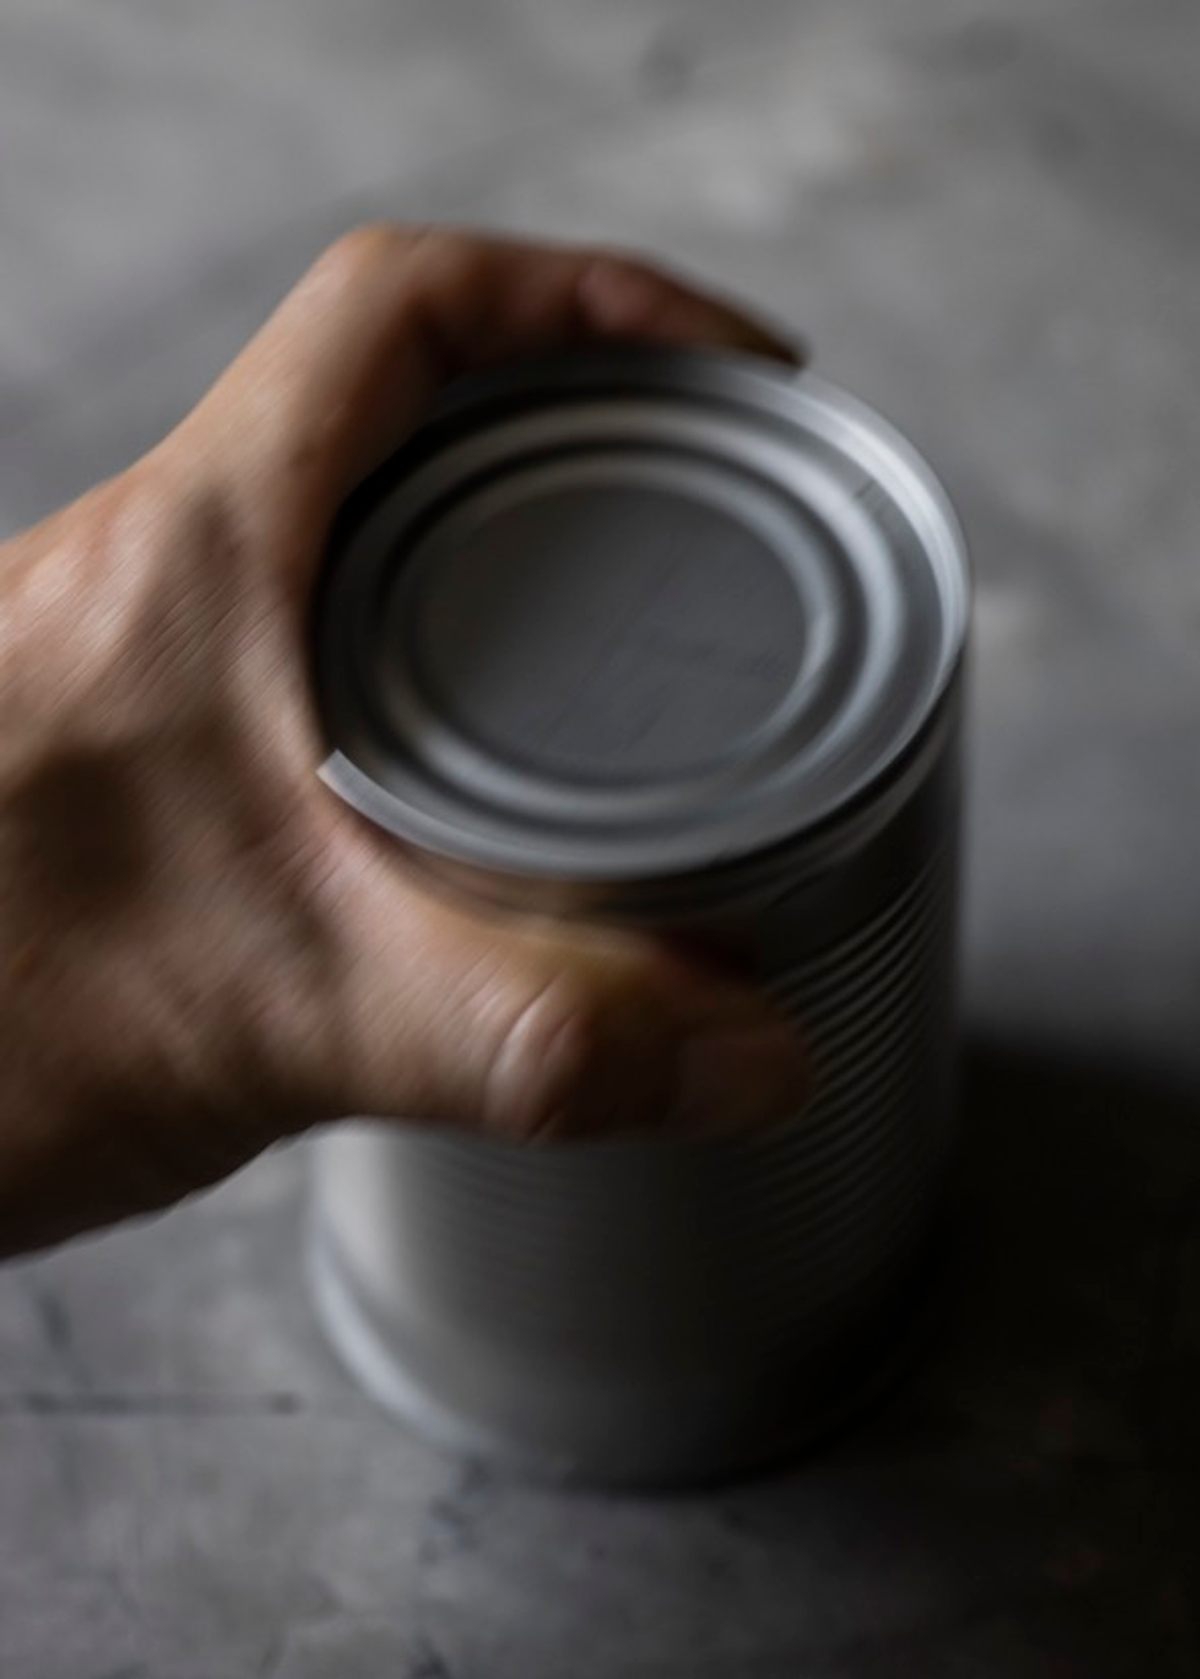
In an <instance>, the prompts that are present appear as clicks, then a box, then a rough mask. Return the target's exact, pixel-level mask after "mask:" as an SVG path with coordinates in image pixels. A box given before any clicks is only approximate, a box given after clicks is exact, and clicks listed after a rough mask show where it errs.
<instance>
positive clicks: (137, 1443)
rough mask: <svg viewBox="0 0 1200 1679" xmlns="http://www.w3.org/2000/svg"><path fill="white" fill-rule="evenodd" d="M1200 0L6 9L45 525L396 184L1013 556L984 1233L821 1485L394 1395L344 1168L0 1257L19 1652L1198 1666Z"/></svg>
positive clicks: (0, 454)
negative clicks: (595, 1446) (372, 1334)
mask: <svg viewBox="0 0 1200 1679" xmlns="http://www.w3.org/2000/svg"><path fill="white" fill-rule="evenodd" d="M1198 54H1200V13H1197V10H1196V8H1195V6H1194V4H1192V3H1190V0H1091V3H1088V0H1008V3H1001V0H813V3H810V4H804V5H801V4H799V3H796V4H793V5H788V4H787V3H786V0H741V3H740V4H738V5H737V6H732V5H730V4H729V3H728V0H608V3H605V4H600V3H598V0H337V4H336V5H335V4H334V3H333V0H286V3H285V0H259V3H258V4H257V5H254V6H249V5H247V4H246V3H245V0H209V3H208V4H207V5H205V6H203V7H200V6H194V7H184V6H182V5H175V6H168V5H166V4H163V3H158V4H150V3H148V0H2V4H0V253H2V254H0V526H3V527H5V528H15V527H16V526H17V525H18V524H20V523H22V522H24V521H26V520H28V519H30V518H32V517H34V516H36V515H37V514H39V513H40V512H42V511H43V510H45V509H47V508H49V507H50V506H52V505H53V504H54V503H55V502H56V501H58V500H60V499H61V498H63V497H65V496H68V495H70V494H72V493H73V492H75V491H76V490H78V489H80V488H82V487H83V486H84V485H86V484H87V483H88V482H90V481H91V480H92V479H94V478H95V477H96V476H98V475H100V474H102V473H104V472H107V471H109V470H111V469H113V468H115V467H116V466H118V465H119V464H121V463H122V462H123V461H125V460H126V459H128V458H129V456H130V455H131V454H132V453H133V452H134V451H136V450H137V449H138V448H139V447H141V446H142V445H143V444H145V443H146V442H148V441H149V440H150V439H151V438H153V437H154V436H155V435H156V433H157V432H159V431H160V430H161V429H162V427H163V426H164V425H166V424H168V423H170V421H171V420H172V419H173V418H174V417H176V416H177V415H178V414H179V413H180V412H181V411H182V410H183V409H184V408H185V407H186V405H187V404H188V403H189V402H190V401H191V400H192V399H193V398H194V397H195V396H196V395H197V393H198V392H199V391H200V389H201V388H202V387H203V385H204V384H205V382H206V381H207V380H208V379H209V378H210V377H211V376H212V375H213V374H214V373H215V372H216V370H217V369H218V368H219V366H220V365H221V363H222V361H223V360H224V359H225V358H226V357H227V356H228V355H229V354H231V353H232V352H233V350H234V349H235V348H236V346H237V345H238V343H239V341H240V340H241V339H242V338H243V337H244V336H245V334H246V333H247V332H248V331H249V330H250V328H251V327H252V325H253V324H254V323H255V322H256V321H257V320H258V319H259V318H260V317H261V316H262V314H263V313H264V312H265V310H266V309H267V307H268V306H269V304H270V302H271V300H272V299H273V298H274V297H275V296H276V295H277V294H278V292H279V291H280V290H281V289H282V288H283V287H284V286H285V285H286V284H287V283H288V281H289V280H290V279H291V278H292V276H293V275H294V274H295V273H296V272H297V271H298V269H299V268H300V267H301V266H302V264H303V263H304V262H305V261H306V260H307V258H308V257H309V255H310V254H311V253H313V252H314V251H315V250H316V249H317V248H318V247H319V246H320V244H321V243H322V242H323V241H324V240H325V239H326V237H327V236H329V235H332V234H333V233H334V232H336V231H337V230H338V229H339V228H340V227H342V226H343V225H344V224H345V223H347V222H348V221H350V220H353V219H354V218H356V217H358V216H360V215H362V214H366V213H371V214H375V213H379V212H381V211H384V212H388V213H393V214H397V215H402V216H409V215H411V216H420V217H428V216H431V215H442V216H450V217H454V218H457V219H471V220H482V221H487V222H491V223H494V224H499V225H503V226H519V227H528V228H537V229H545V230H548V231H552V232H555V233H559V234H564V235H566V234H581V235H586V236H587V237H589V238H597V237H612V238H616V239H619V240H621V241H624V242H632V243H636V244H644V245H649V246H651V247H654V248H656V249H658V250H660V251H661V252H664V253H665V254H667V255H668V256H669V257H671V258H672V259H674V260H675V261H676V262H679V263H682V264H686V265H694V266H695V267H696V268H698V269H700V270H702V271H704V272H707V273H709V274H711V275H713V276H715V277H716V278H718V279H719V280H721V281H723V282H725V283H726V284H727V285H729V286H730V287H733V288H735V289H738V290H742V291H745V292H747V293H749V294H750V295H751V296H753V297H755V298H757V299H758V300H759V301H760V302H761V303H762V304H764V305H765V306H767V307H768V308H769V309H771V310H773V311H775V312H776V313H777V314H778V315H780V316H781V317H783V318H784V319H786V320H789V321H792V322H794V323H795V324H796V325H797V326H799V327H801V328H803V329H804V330H805V331H806V332H807V333H808V335H809V336H810V337H811V339H812V341H813V343H814V344H815V346H816V352H817V361H818V364H819V365H820V367H821V368H822V370H823V371H825V372H827V373H828V374H830V375H831V376H832V377H834V378H837V379H839V380H841V381H842V382H843V383H845V384H847V385H850V386H851V387H853V388H854V389H856V390H858V391H859V392H860V393H861V394H863V395H864V396H866V397H868V398H869V399H870V400H872V401H874V402H875V403H877V405H878V406H880V407H881V408H883V409H884V411H885V412H887V413H889V414H890V415H891V416H892V417H893V418H895V419H896V420H897V421H898V422H899V423H900V424H901V425H902V426H903V427H904V428H905V429H906V430H908V431H909V432H911V433H912V434H913V436H914V437H915V438H916V439H917V440H918V441H919V442H920V443H921V444H922V445H923V447H924V448H925V449H926V451H927V452H928V453H929V454H930V456H931V457H932V458H933V460H934V461H935V462H936V464H937V465H938V467H939V469H940V470H941V471H942V473H943V475H944V476H945V478H946V480H947V481H948V483H949V485H950V486H951V488H952V490H953V492H954V494H955V496H956V499H957V500H958V502H959V504H960V508H961V511H962V513H963V516H964V519H965V522H966V524H967V527H968V531H969V534H970V536H971V539H972V543H973V547H974V550H975V556H976V561H977V565H978V571H979V614H978V650H977V659H976V669H975V677H976V682H975V686H976V697H975V734H974V744H975V751H974V758H973V771H974V779H973V810H972V832H971V883H970V904H969V916H968V928H967V965H966V966H967V1002H968V1026H969V1039H970V1062H969V1065H970V1077H969V1082H968V1092H967V1100H966V1104H965V1114H964V1118H965V1122H966V1127H967V1133H968V1139H969V1148H968V1155H969V1160H968V1171H967V1180H968V1181H967V1182H966V1184H965V1185H964V1188H963V1191H962V1198H963V1206H964V1209H965V1212H966V1215H967V1216H966V1219H965V1221H964V1222H965V1223H966V1225H967V1228H968V1230H969V1232H970V1234H969V1237H968V1240H967V1243H966V1247H965V1249H964V1252H963V1256H962V1263H961V1266H960V1268H959V1270H960V1275H959V1279H958V1283H959V1286H958V1289H957V1291H956V1297H955V1301H954V1303H953V1306H952V1308H951V1312H950V1316H949V1321H948V1323H947V1325H946V1329H945V1332H944V1334H943V1336H942V1339H941V1341H940V1343H939V1345H938V1347H937V1348H936V1350H935V1352H934V1353H933V1355H932V1356H931V1358H930V1359H929V1360H928V1361H927V1362H926V1363H925V1364H924V1366H923V1367H922V1369H921V1370H920V1372H919V1373H918V1375H917V1377H916V1378H915V1380H914V1381H913V1382H912V1383H911V1384H910V1385H909V1386H908V1388H907V1389H906V1390H905V1392H904V1393H903V1395H902V1396H901V1397H900V1398H898V1399H897V1401H896V1402H895V1403H894V1404H893V1405H892V1406H891V1407H890V1408H889V1409H888V1410H887V1411H886V1412H885V1413H883V1414H882V1415H880V1416H879V1417H878V1418H877V1419H876V1420H875V1421H874V1422H872V1423H871V1424H870V1425H869V1426H867V1427H865V1428H862V1429H860V1430H859V1431H858V1432H856V1433H854V1434H853V1435H851V1436H848V1437H846V1438H845V1439H844V1440H842V1441H841V1442H839V1443H837V1444H836V1445H835V1446H833V1447H831V1448H830V1449H828V1450H827V1451H825V1452H824V1453H822V1454H821V1455H820V1456H819V1457H818V1458H816V1459H814V1460H813V1461H811V1462H809V1463H808V1464H806V1465H804V1466H801V1467H800V1468H798V1469H796V1470H795V1471H794V1472H792V1473H789V1474H787V1475H785V1476H783V1477H782V1478H777V1479H774V1480H771V1481H769V1482H763V1483H760V1484H756V1485H753V1486H747V1487H744V1488H740V1489H735V1490H731V1491H728V1492H725V1493H722V1494H720V1495H715V1494H714V1495H711V1496H708V1497H704V1498H697V1499H690V1500H676V1501H673V1502H669V1503H655V1502H653V1501H647V1500H603V1499H589V1498H582V1497H572V1498H562V1497H558V1496H555V1495H552V1494H549V1493H546V1492H542V1491H535V1490H530V1489H528V1488H524V1487H520V1486H514V1485H511V1484H508V1483H505V1482H503V1481H499V1480H496V1479H494V1478H492V1477H489V1475H488V1474H486V1473H485V1472H483V1471H482V1470H480V1469H479V1468H477V1467H471V1466H463V1465H457V1464H455V1463H453V1462H450V1461H447V1460H445V1459H443V1458H440V1457H438V1456H436V1455H435V1454H433V1453H431V1452H429V1451H427V1450H426V1449H425V1448H424V1447H422V1446H420V1445H418V1444H416V1443H414V1442H413V1441H411V1440H409V1439H408V1438H406V1437H405V1436H403V1435H402V1434H400V1433H398V1432H397V1431H395V1430H394V1428H393V1427H392V1426H391V1425H390V1424H389V1423H388V1422H387V1421H385V1420H383V1419H382V1418H381V1417H379V1416H378V1415H376V1413H375V1412H374V1411H373V1410H372V1409H371V1408H370V1406H369V1405H368V1404H367V1403H366V1402H365V1401H364V1400H362V1399H361V1398H360V1397H359V1396H358V1395H357V1394H356V1393H355V1392H354V1391H353V1389H352V1388H351V1387H350V1385H349V1384H348V1382H347V1380H346V1379H345V1378H344V1377H343V1375H342V1374H341V1373H340V1371H339V1370H338V1368H337V1367H336V1366H335V1365H334V1363H333V1361H332V1359H331V1357H330V1355H329V1354H328V1352H327V1351H326V1349H325V1347H324V1345H323V1344H322V1342H321V1340H320V1338H319V1335H318V1332H317V1330H316V1328H315V1326H314V1323H313V1321H312V1318H311V1315H310V1312H309V1308H308V1305H307V1302H306V1298H305V1294H304V1290H303V1287H302V1282H301V1278H300V1276H299V1273H298V1263H297V1256H298V1242H299V1234H298V1233H299V1226H300V1214H301V1208H302V1191H303V1175H304V1159H303V1151H302V1150H300V1149H297V1150H293V1151H291V1152H286V1153H280V1154H278V1155H276V1156H273V1157H271V1158H269V1159H267V1160H264V1161H262V1162H260V1163H259V1164H257V1165H256V1166H255V1167H253V1168H252V1169H250V1170H249V1171H247V1172H245V1173H244V1174H242V1175H241V1177H239V1178H238V1179H237V1180H236V1181H235V1182H233V1183H232V1184H230V1185H228V1186H226V1187H225V1188H223V1189H222V1190H220V1191H218V1192H216V1193H214V1194H212V1195H210V1196H207V1197H205V1198H204V1199H202V1200H201V1201H199V1202H197V1203H195V1204H193V1205H191V1206H189V1207H188V1208H186V1209H183V1210H182V1211H180V1212H178V1213H176V1214H174V1215H172V1216H170V1217H168V1218H166V1219H164V1220H162V1221H160V1222H157V1223H154V1224H151V1225H148V1226H146V1227H144V1228H140V1229H130V1230H125V1231H121V1232H118V1233H115V1234H113V1235H111V1236H108V1237H105V1238H103V1239H101V1240H99V1241H95V1242H89V1243H85V1244H80V1245H78V1246H76V1247H74V1248H71V1249H69V1250H66V1251H64V1252H61V1253H58V1254H55V1255H53V1256H51V1257H49V1258H46V1259H43V1260H40V1261H38V1262H35V1263H29V1264H24V1265H16V1266H12V1267H10V1268H8V1269H7V1270H6V1271H5V1272H4V1273H3V1274H0V1675H2V1676H3V1679H230V1676H231V1675H259V1676H263V1679H358V1676H360V1675H361V1676H362V1679H368V1676H370V1679H378V1676H379V1675H385V1674H386V1675H388V1676H389V1679H393V1676H394V1679H543V1676H546V1679H557V1676H559V1675H561V1676H563V1679H617V1676H620V1679H885V1676H886V1679H977V1676H979V1679H1051V1676H1053V1679H1065V1676H1072V1679H1074V1676H1078V1679H1146V1676H1148V1675H1153V1676H1154V1679H1176V1676H1178V1679H1190V1676H1191V1675H1194V1674H1195V1673H1196V1672H1197V1671H1200V1627H1198V1624H1197V1608H1196V1606H1197V1604H1200V885H1198V883H1197V870H1196V865H1195V857H1196V847H1197V836H1198V834H1200V750H1198V747H1197V732H1198V730H1200V551H1198V550H1200V476H1198V475H1197V472H1196V461H1197V459H1198V458H1200V396H1198V394H1197V393H1198V392H1200V192H1198V190H1197V162H1198V159H1200V105H1198V103H1197V99H1196V93H1195V78H1196V64H1197V55H1198Z"/></svg>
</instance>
